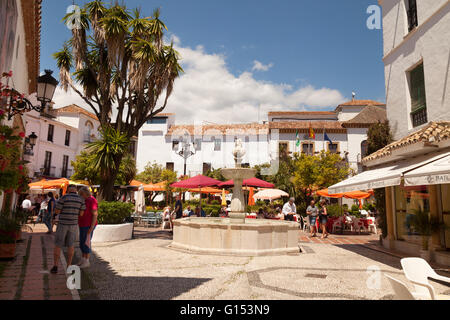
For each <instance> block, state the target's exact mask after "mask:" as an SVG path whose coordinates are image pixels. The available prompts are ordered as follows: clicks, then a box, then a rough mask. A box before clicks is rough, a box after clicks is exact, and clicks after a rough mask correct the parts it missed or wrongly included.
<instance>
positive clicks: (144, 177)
mask: <svg viewBox="0 0 450 320" xmlns="http://www.w3.org/2000/svg"><path fill="white" fill-rule="evenodd" d="M164 170H166V169H165V168H164V167H163V166H162V165H160V164H157V163H156V162H154V163H148V164H147V165H146V166H145V168H144V171H142V172H141V173H139V174H138V175H137V176H136V179H137V180H139V181H141V182H144V183H147V184H150V183H158V182H162V181H164V180H163V179H162V174H163V172H164Z"/></svg>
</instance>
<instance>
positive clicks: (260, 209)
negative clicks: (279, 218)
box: [256, 208, 266, 219]
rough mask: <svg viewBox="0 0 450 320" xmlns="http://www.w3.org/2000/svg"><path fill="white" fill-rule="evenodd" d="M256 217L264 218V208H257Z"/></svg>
mask: <svg viewBox="0 0 450 320" xmlns="http://www.w3.org/2000/svg"><path fill="white" fill-rule="evenodd" d="M256 218H257V219H265V218H266V215H265V214H264V210H263V209H262V208H259V210H258V214H257V216H256Z"/></svg>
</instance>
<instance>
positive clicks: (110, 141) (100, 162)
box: [87, 126, 136, 201]
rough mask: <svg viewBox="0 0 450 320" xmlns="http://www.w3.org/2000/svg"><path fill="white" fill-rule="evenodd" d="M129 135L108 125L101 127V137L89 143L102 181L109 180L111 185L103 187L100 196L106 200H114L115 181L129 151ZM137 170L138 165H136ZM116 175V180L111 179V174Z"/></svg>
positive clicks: (88, 147)
mask: <svg viewBox="0 0 450 320" xmlns="http://www.w3.org/2000/svg"><path fill="white" fill-rule="evenodd" d="M129 141H130V140H129V139H128V137H127V136H126V135H125V134H123V133H121V132H119V131H117V130H116V129H114V128H112V127H109V126H106V127H103V128H102V129H101V136H100V139H98V140H96V141H94V142H91V143H90V144H88V146H87V149H88V151H89V152H90V153H91V154H94V167H95V168H96V169H97V170H99V172H100V177H101V179H102V181H108V183H111V185H106V186H104V187H103V188H101V191H100V196H101V198H102V199H104V200H106V201H112V200H113V193H112V192H109V190H113V188H114V182H115V181H116V179H115V178H116V177H117V174H118V172H119V169H120V165H121V163H122V159H123V157H118V155H124V154H126V152H127V151H128V146H129ZM135 170H136V167H135ZM112 174H113V175H114V180H112V179H109V176H110V175H112Z"/></svg>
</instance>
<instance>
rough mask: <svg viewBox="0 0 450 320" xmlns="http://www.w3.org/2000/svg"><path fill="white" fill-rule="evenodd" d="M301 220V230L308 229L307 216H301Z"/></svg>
mask: <svg viewBox="0 0 450 320" xmlns="http://www.w3.org/2000/svg"><path fill="white" fill-rule="evenodd" d="M302 221H303V229H302V231H303V232H305V230H306V231H309V229H310V226H309V219H308V217H303V216H302Z"/></svg>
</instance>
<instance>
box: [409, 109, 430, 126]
mask: <svg viewBox="0 0 450 320" xmlns="http://www.w3.org/2000/svg"><path fill="white" fill-rule="evenodd" d="M411 119H412V123H413V127H414V128H415V127H418V126H421V125H423V124H425V123H427V122H428V117H427V107H426V105H425V106H423V107H421V108H419V109H417V110H415V111H413V112H411Z"/></svg>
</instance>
